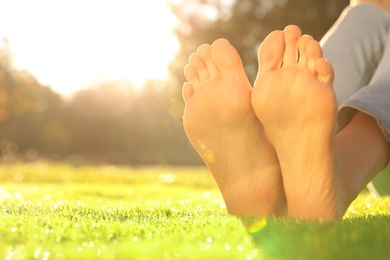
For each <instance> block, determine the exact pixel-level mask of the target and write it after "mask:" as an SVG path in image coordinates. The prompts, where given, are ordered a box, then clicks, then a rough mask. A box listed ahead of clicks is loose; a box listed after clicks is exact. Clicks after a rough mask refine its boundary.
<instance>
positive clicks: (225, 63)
mask: <svg viewBox="0 0 390 260" xmlns="http://www.w3.org/2000/svg"><path fill="white" fill-rule="evenodd" d="M211 59H212V60H213V61H214V64H215V67H216V69H217V70H218V71H219V72H221V73H223V74H236V73H237V69H238V68H242V67H243V66H242V61H241V58H240V55H239V54H238V52H237V50H236V49H235V48H234V47H233V46H232V45H231V44H230V42H229V41H228V40H226V39H218V40H216V41H215V42H213V44H212V45H211Z"/></svg>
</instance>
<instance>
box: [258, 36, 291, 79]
mask: <svg viewBox="0 0 390 260" xmlns="http://www.w3.org/2000/svg"><path fill="white" fill-rule="evenodd" d="M284 48H285V44H284V33H283V31H273V32H272V33H270V34H269V35H268V36H267V38H265V39H264V41H263V43H262V44H261V46H260V49H259V54H258V55H259V69H260V72H263V71H269V70H276V69H279V68H280V66H281V64H282V60H283V54H284Z"/></svg>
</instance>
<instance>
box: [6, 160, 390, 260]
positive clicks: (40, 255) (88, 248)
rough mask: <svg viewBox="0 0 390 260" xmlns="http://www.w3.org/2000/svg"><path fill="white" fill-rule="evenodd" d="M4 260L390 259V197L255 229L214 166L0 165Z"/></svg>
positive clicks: (362, 200)
mask: <svg viewBox="0 0 390 260" xmlns="http://www.w3.org/2000/svg"><path fill="white" fill-rule="evenodd" d="M0 179H1V184H0V259H371V260H372V259H388V257H389V256H390V197H382V198H376V199H374V198H373V197H372V196H370V195H369V194H367V193H363V194H361V195H360V196H359V198H358V199H357V200H356V201H355V202H354V203H353V204H352V205H351V207H350V208H349V210H348V212H347V214H346V216H345V217H344V220H343V221H332V222H320V221H301V220H294V219H287V218H272V217H269V218H267V219H264V220H262V221H260V225H259V226H258V228H257V229H256V230H251V232H249V231H247V229H246V228H245V226H244V225H243V224H242V222H241V220H240V219H238V218H236V217H233V216H229V215H228V214H227V213H226V209H225V207H224V204H223V200H222V198H221V196H220V194H219V192H218V189H217V187H216V185H215V183H214V181H213V179H212V176H211V175H210V174H209V173H208V172H207V170H206V169H205V168H201V167H200V168H184V167H183V168H178V167H150V168H148V167H140V168H128V167H113V166H99V167H97V166H96V167H92V166H91V167H86V166H85V167H71V166H69V165H61V164H45V163H36V164H25V165H22V164H19V165H2V166H0Z"/></svg>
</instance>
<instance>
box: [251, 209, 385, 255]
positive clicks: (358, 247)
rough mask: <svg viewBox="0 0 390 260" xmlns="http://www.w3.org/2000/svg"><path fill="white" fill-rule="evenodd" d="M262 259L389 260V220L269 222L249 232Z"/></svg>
mask: <svg viewBox="0 0 390 260" xmlns="http://www.w3.org/2000/svg"><path fill="white" fill-rule="evenodd" d="M250 234H251V236H252V238H253V242H254V244H255V246H256V247H257V248H258V250H259V253H260V255H261V256H263V257H264V259H371V260H373V259H388V258H387V257H388V256H389V255H390V247H389V245H390V217H389V216H369V217H366V216H365V217H357V218H353V219H345V220H343V221H331V222H319V221H302V220H292V219H275V218H268V219H267V220H266V221H265V220H264V221H263V224H262V225H261V229H259V230H252V232H250Z"/></svg>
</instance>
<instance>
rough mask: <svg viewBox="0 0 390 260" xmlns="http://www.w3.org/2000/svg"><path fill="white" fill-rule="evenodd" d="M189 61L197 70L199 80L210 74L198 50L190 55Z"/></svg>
mask: <svg viewBox="0 0 390 260" xmlns="http://www.w3.org/2000/svg"><path fill="white" fill-rule="evenodd" d="M189 62H190V64H191V65H192V67H193V68H194V69H195V70H196V71H197V73H198V76H199V80H203V79H207V78H208V77H209V76H210V75H209V72H208V70H207V66H206V63H205V62H204V61H203V59H202V58H201V57H200V55H199V53H198V52H195V53H193V54H192V55H191V56H190V58H189Z"/></svg>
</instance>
